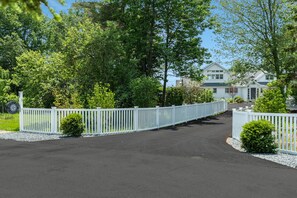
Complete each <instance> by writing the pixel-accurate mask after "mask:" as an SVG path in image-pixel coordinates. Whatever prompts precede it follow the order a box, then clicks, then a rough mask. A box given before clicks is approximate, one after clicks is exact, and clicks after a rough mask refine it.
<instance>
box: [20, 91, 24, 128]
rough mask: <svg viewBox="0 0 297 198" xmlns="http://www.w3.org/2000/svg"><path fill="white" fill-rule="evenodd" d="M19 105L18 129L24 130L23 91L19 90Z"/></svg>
mask: <svg viewBox="0 0 297 198" xmlns="http://www.w3.org/2000/svg"><path fill="white" fill-rule="evenodd" d="M19 105H20V115H19V116H20V120H19V124H20V131H24V111H23V108H24V104H23V92H22V91H19Z"/></svg>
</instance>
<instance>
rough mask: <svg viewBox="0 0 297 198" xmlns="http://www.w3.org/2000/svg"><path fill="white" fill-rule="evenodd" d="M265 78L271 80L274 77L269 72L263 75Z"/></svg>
mask: <svg viewBox="0 0 297 198" xmlns="http://www.w3.org/2000/svg"><path fill="white" fill-rule="evenodd" d="M265 79H266V80H273V79H274V76H273V75H271V74H267V75H265Z"/></svg>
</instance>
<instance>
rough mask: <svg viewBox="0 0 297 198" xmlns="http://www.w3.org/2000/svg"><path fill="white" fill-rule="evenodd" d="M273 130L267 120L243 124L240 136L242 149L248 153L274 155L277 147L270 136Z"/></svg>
mask: <svg viewBox="0 0 297 198" xmlns="http://www.w3.org/2000/svg"><path fill="white" fill-rule="evenodd" d="M273 129H274V126H273V125H272V124H271V123H270V122H269V121H267V120H257V121H251V122H249V123H247V124H245V125H244V126H243V131H242V132H241V134H240V140H241V142H242V148H244V149H245V150H246V151H247V152H250V153H275V152H276V148H277V146H276V144H275V139H274V137H273V135H272V131H273Z"/></svg>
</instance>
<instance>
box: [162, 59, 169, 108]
mask: <svg viewBox="0 0 297 198" xmlns="http://www.w3.org/2000/svg"><path fill="white" fill-rule="evenodd" d="M167 72H168V60H167V57H166V58H165V69H164V82H163V94H162V106H163V107H164V106H165V104H166V85H167V75H168V74H167Z"/></svg>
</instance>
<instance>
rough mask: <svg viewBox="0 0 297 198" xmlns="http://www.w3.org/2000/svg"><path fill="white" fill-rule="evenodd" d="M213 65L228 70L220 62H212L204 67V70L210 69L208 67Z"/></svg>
mask: <svg viewBox="0 0 297 198" xmlns="http://www.w3.org/2000/svg"><path fill="white" fill-rule="evenodd" d="M212 66H217V67H219V68H221V69H222V70H224V71H228V70H227V69H226V68H224V67H223V66H221V65H220V64H218V63H211V64H209V65H207V66H206V67H204V68H203V70H206V69H208V68H210V67H212Z"/></svg>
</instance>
